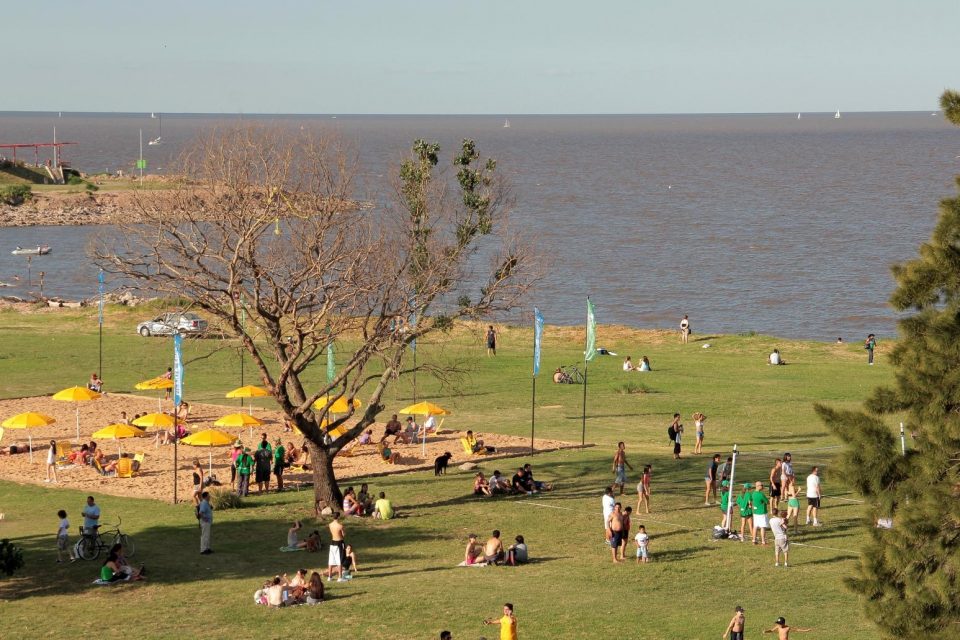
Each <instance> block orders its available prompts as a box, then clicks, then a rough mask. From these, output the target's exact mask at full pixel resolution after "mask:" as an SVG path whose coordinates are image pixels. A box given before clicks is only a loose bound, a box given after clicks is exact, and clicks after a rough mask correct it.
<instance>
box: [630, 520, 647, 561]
mask: <svg viewBox="0 0 960 640" xmlns="http://www.w3.org/2000/svg"><path fill="white" fill-rule="evenodd" d="M633 540H634V542H635V543H636V544H637V564H640V563H641V562H644V563H646V562H649V561H650V554H649V553H648V552H647V547H648V546H649V545H650V536H648V535H647V528H646V527H645V526H643V525H640V526H639V527H637V535H636V537H635V538H634V539H633Z"/></svg>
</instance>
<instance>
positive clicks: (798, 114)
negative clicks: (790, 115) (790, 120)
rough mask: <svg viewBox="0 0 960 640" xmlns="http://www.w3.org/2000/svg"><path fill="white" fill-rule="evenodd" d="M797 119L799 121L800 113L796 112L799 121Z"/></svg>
mask: <svg viewBox="0 0 960 640" xmlns="http://www.w3.org/2000/svg"><path fill="white" fill-rule="evenodd" d="M799 119H800V112H799V111H798V112H797V120H799Z"/></svg>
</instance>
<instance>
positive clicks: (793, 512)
mask: <svg viewBox="0 0 960 640" xmlns="http://www.w3.org/2000/svg"><path fill="white" fill-rule="evenodd" d="M786 491H787V526H790V518H793V531H794V533H796V531H797V525H798V521H799V520H800V498H798V497H797V483H796V482H791V483H790V486H789V487H787V489H786Z"/></svg>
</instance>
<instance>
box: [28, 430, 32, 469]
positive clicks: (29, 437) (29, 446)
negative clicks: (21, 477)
mask: <svg viewBox="0 0 960 640" xmlns="http://www.w3.org/2000/svg"><path fill="white" fill-rule="evenodd" d="M27 442H29V443H30V444H28V445H27V447H28V448H29V449H30V462H33V436H32V435H30V434H29V433H28V434H27Z"/></svg>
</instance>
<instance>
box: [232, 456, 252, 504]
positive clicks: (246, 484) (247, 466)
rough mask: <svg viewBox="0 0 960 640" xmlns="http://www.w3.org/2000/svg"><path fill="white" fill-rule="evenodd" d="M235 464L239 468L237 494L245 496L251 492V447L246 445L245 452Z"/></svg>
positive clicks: (238, 457)
mask: <svg viewBox="0 0 960 640" xmlns="http://www.w3.org/2000/svg"><path fill="white" fill-rule="evenodd" d="M234 466H235V467H236V468H237V478H238V480H237V495H238V496H241V497H245V496H247V495H248V494H249V493H250V472H251V471H253V456H251V455H250V447H245V448H244V450H243V453H241V454H240V455H238V456H237V461H236V462H235V463H234Z"/></svg>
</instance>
